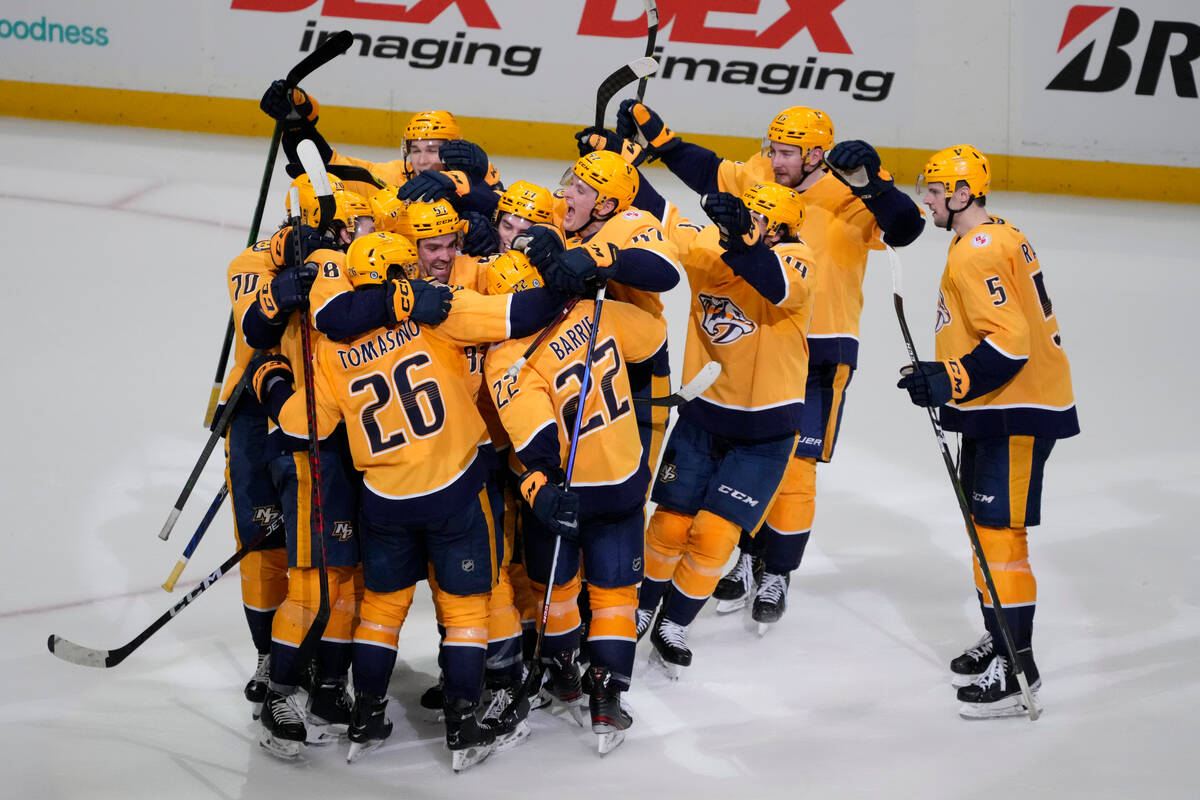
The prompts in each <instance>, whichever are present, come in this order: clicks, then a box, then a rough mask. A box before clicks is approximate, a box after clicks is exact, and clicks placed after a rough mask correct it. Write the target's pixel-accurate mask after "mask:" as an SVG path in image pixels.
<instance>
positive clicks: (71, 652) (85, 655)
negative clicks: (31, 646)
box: [46, 633, 112, 669]
mask: <svg viewBox="0 0 1200 800" xmlns="http://www.w3.org/2000/svg"><path fill="white" fill-rule="evenodd" d="M46 646H47V647H49V648H50V652H51V653H53V654H54V655H56V656H58V657H59V658H61V659H62V660H63V661H69V662H71V663H72V664H78V665H79V666H81V667H98V668H100V669H103V668H105V667H110V666H112V664H109V663H108V660H109V658H110V655H111V651H109V650H93V649H92V648H90V647H83V646H81V645H77V644H75V643H74V642H72V641H70V640H69V639H64V638H63V637H61V636H58V635H57V634H53V633H52V634H50V638H49V639H48V640H47V641H46Z"/></svg>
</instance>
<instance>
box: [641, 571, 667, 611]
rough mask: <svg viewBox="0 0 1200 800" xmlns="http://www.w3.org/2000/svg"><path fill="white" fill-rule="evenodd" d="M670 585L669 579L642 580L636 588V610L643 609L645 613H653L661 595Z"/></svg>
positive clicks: (660, 599)
mask: <svg viewBox="0 0 1200 800" xmlns="http://www.w3.org/2000/svg"><path fill="white" fill-rule="evenodd" d="M670 585H671V581H670V579H668V580H665V581H656V580H651V579H650V578H645V579H644V580H642V585H641V586H639V587H638V608H643V609H645V610H647V611H653V610H654V609H656V608H658V604H659V603H661V602H662V598H663V595H664V594H665V593H666V591H667V587H669V586H670Z"/></svg>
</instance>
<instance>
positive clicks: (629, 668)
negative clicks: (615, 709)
mask: <svg viewBox="0 0 1200 800" xmlns="http://www.w3.org/2000/svg"><path fill="white" fill-rule="evenodd" d="M636 599H637V589H636V588H635V587H633V586H622V587H620V588H617V589H605V588H602V587H599V586H593V587H592V589H591V607H592V624H591V627H590V629H589V630H588V653H589V655H590V656H591V660H592V662H591V663H592V664H593V665H595V666H604V667H608V668H609V670H610V671H611V672H612V676H613V679H614V680H616V681H617V683H618V684H620V686H621V689H622V690H625V689H628V688H629V679H630V675H632V674H633V656H634V649H635V648H636V647H637V629H636V625H635V623H634V616H633V611H634V604H635V601H636Z"/></svg>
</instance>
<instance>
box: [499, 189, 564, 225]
mask: <svg viewBox="0 0 1200 800" xmlns="http://www.w3.org/2000/svg"><path fill="white" fill-rule="evenodd" d="M496 212H497V215H499V214H514V215H516V216H518V217H521V218H523V219H527V220H529V221H530V222H533V223H535V224H536V223H539V222H543V223H546V224H551V223H552V222H553V221H554V198H553V197H551V196H550V190H549V189H547V188H545V187H544V186H538V185H537V184H536V183H530V182H529V181H517V182H516V183H514V184H513V185H512V186H510V187H508V189H507V190H505V192H504V194H502V195H500V202H499V203H498V204H497V205H496ZM497 219H499V216H497Z"/></svg>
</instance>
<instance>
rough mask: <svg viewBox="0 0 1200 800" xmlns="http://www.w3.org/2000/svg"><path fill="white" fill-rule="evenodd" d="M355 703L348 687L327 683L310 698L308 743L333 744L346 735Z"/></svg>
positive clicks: (333, 682) (338, 683) (342, 684)
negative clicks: (347, 690) (347, 689)
mask: <svg viewBox="0 0 1200 800" xmlns="http://www.w3.org/2000/svg"><path fill="white" fill-rule="evenodd" d="M353 710H354V701H353V700H352V699H351V697H350V695H349V694H347V692H346V685H345V684H344V683H341V682H337V681H326V682H324V683H322V684H321V685H320V686H318V687H317V688H316V689H314V690H313V693H312V694H311V695H309V697H308V743H309V744H333V743H334V742H336V741H338V740H340V739H341V737H343V736H345V735H346V731H347V729H348V728H349V727H350V717H351V714H352V713H353Z"/></svg>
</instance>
